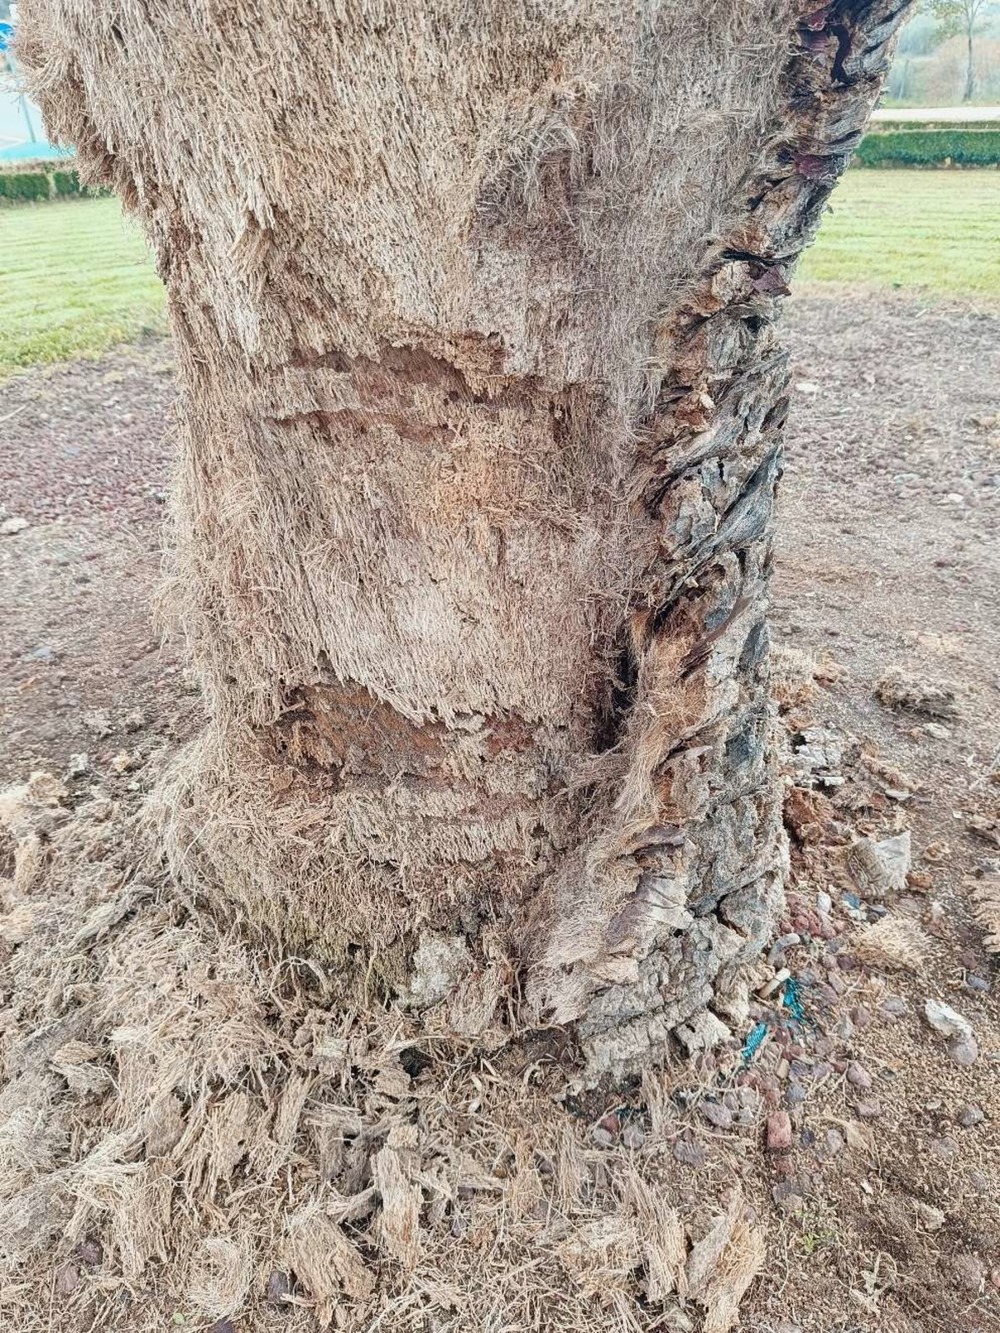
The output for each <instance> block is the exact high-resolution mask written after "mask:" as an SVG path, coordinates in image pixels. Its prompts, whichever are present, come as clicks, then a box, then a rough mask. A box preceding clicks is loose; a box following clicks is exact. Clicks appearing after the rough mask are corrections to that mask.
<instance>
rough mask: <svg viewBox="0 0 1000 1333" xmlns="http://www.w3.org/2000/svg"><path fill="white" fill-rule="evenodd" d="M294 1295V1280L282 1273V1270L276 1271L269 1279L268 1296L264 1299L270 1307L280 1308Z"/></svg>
mask: <svg viewBox="0 0 1000 1333" xmlns="http://www.w3.org/2000/svg"><path fill="white" fill-rule="evenodd" d="M291 1294H292V1280H291V1278H290V1277H289V1276H288V1274H287V1273H282V1272H281V1270H280V1269H277V1268H276V1269H275V1270H274V1272H273V1273H272V1274H271V1276H270V1277H269V1278H268V1279H267V1294H266V1296H265V1297H264V1299H265V1300H266V1301H267V1303H268V1305H272V1306H277V1307H278V1308H280V1307H281V1306H283V1305H284V1304H285V1303H286V1301H287V1300H288V1298H289V1296H291Z"/></svg>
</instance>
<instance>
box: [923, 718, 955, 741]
mask: <svg viewBox="0 0 1000 1333" xmlns="http://www.w3.org/2000/svg"><path fill="white" fill-rule="evenodd" d="M924 731H926V732H927V735H928V736H932V737H933V738H934V740H936V741H950V740H951V727H943V726H942V725H941V723H940V722H925V723H924Z"/></svg>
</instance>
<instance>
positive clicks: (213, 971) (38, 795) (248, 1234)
mask: <svg viewBox="0 0 1000 1333" xmlns="http://www.w3.org/2000/svg"><path fill="white" fill-rule="evenodd" d="M15 797H16V801H15V804H16V814H17V821H18V826H19V828H20V833H19V835H18V841H19V844H20V843H21V842H23V841H24V840H30V839H32V838H36V837H39V836H44V839H45V845H46V847H47V854H46V865H45V869H44V873H43V875H42V877H41V879H40V880H37V881H35V882H34V884H33V886H32V887H31V889H30V891H27V890H25V887H24V885H23V884H21V885H16V884H15V882H14V880H7V881H4V884H3V898H4V901H3V908H4V915H3V916H2V917H0V941H3V954H4V969H3V982H4V987H5V991H6V992H7V993H8V994H9V997H10V998H9V1003H8V1010H7V1013H8V1022H7V1024H6V1027H5V1029H4V1032H3V1034H2V1037H0V1049H2V1053H3V1058H4V1064H5V1069H6V1073H7V1081H6V1084H5V1087H4V1090H3V1092H2V1093H0V1125H2V1131H0V1250H2V1259H3V1263H4V1265H5V1267H6V1268H7V1271H8V1272H9V1273H10V1274H12V1275H14V1274H16V1277H14V1278H13V1280H10V1281H7V1282H5V1283H4V1284H3V1286H2V1287H0V1316H2V1318H3V1327H4V1328H10V1329H13V1330H17V1333H29V1331H33V1330H35V1329H39V1330H40V1329H43V1328H51V1327H53V1326H54V1325H53V1324H52V1323H51V1322H46V1321H47V1320H49V1319H50V1315H51V1299H52V1284H53V1273H56V1274H57V1275H61V1276H59V1282H60V1283H61V1285H60V1286H59V1289H58V1293H57V1307H56V1308H57V1314H58V1320H59V1322H58V1325H57V1326H58V1327H59V1328H61V1329H66V1330H74V1331H75V1330H76V1329H81V1330H82V1329H84V1328H90V1327H100V1328H102V1329H108V1330H111V1329H115V1328H122V1329H126V1328H127V1329H129V1330H134V1333H145V1330H149V1331H150V1333H152V1330H154V1329H156V1330H161V1329H162V1328H163V1327H164V1326H165V1321H168V1320H169V1318H170V1317H171V1315H172V1314H173V1313H180V1314H183V1315H184V1317H185V1320H186V1321H187V1322H190V1323H192V1324H194V1326H196V1327H200V1326H202V1323H203V1322H208V1321H211V1320H218V1319H235V1320H238V1321H249V1322H245V1324H244V1323H243V1322H241V1323H240V1325H239V1326H240V1327H243V1326H246V1327H247V1328H256V1327H268V1326H269V1323H268V1322H267V1321H268V1320H270V1319H271V1318H273V1317H274V1316H275V1314H276V1313H277V1312H278V1311H279V1310H281V1311H283V1312H284V1313H285V1314H286V1315H287V1318H285V1319H283V1320H282V1327H285V1328H291V1329H295V1328H302V1329H308V1328H315V1327H316V1326H317V1325H318V1326H319V1327H321V1328H326V1327H336V1328H342V1329H353V1330H358V1331H359V1333H360V1330H367V1329H370V1328H371V1327H372V1326H373V1321H374V1320H375V1319H376V1317H377V1318H378V1321H379V1324H378V1326H379V1327H385V1328H388V1329H397V1330H408V1329H412V1330H414V1333H417V1330H424V1329H426V1328H428V1327H433V1328H435V1329H439V1330H445V1329H454V1330H456V1331H457V1330H459V1329H467V1328H485V1327H489V1326H490V1320H491V1318H493V1317H494V1312H496V1311H497V1310H499V1309H502V1311H503V1318H504V1327H506V1328H510V1329H521V1328H523V1329H525V1330H527V1329H529V1328H534V1327H537V1326H538V1319H539V1317H540V1315H541V1316H543V1317H544V1324H545V1327H546V1328H552V1329H559V1328H565V1329H567V1330H569V1329H573V1330H585V1329H589V1328H592V1327H594V1328H596V1327H601V1328H618V1329H622V1330H625V1329H636V1328H649V1329H652V1328H654V1327H657V1326H658V1321H660V1320H661V1319H662V1317H663V1316H664V1313H665V1312H669V1311H671V1310H676V1309H680V1308H681V1307H682V1305H687V1306H688V1307H691V1308H694V1309H698V1308H700V1309H702V1310H703V1311H704V1312H705V1314H706V1320H707V1322H706V1325H705V1327H706V1328H708V1327H711V1328H714V1329H717V1330H720V1331H721V1330H725V1329H727V1328H729V1327H731V1326H732V1323H733V1321H734V1319H735V1314H736V1310H737V1309H738V1305H739V1301H740V1299H741V1297H742V1295H743V1293H744V1292H745V1290H746V1288H747V1287H748V1285H749V1283H750V1282H751V1281H752V1280H753V1278H754V1276H755V1275H756V1273H757V1272H758V1271H759V1269H760V1267H761V1265H762V1262H763V1257H764V1243H763V1236H762V1234H761V1233H760V1232H759V1231H758V1230H757V1229H756V1228H755V1227H754V1226H753V1225H752V1224H751V1222H750V1220H749V1216H748V1214H747V1211H746V1209H745V1207H744V1204H743V1200H742V1197H741V1195H740V1194H739V1192H738V1191H735V1192H734V1193H733V1194H732V1196H731V1198H730V1199H729V1201H728V1204H727V1205H726V1211H725V1213H724V1215H722V1216H719V1217H716V1218H710V1219H709V1221H708V1223H706V1227H707V1230H706V1233H705V1234H704V1235H701V1234H700V1230H695V1231H694V1233H693V1234H692V1233H691V1224H690V1222H689V1223H688V1226H687V1227H685V1225H684V1224H683V1223H682V1222H681V1219H680V1217H679V1216H678V1214H677V1213H676V1211H675V1210H674V1209H673V1208H672V1207H670V1206H669V1205H668V1204H667V1202H666V1200H665V1194H664V1190H663V1188H662V1181H663V1176H662V1173H664V1172H666V1173H667V1174H668V1175H669V1172H670V1170H671V1167H670V1165H669V1164H670V1163H671V1162H672V1160H673V1159H672V1158H671V1157H670V1155H669V1148H670V1146H671V1143H672V1139H673V1133H674V1131H673V1128H672V1126H671V1123H670V1120H669V1117H668V1118H667V1119H663V1118H662V1117H654V1120H653V1121H652V1123H651V1126H650V1130H649V1133H648V1134H647V1135H646V1137H645V1141H644V1142H643V1143H642V1145H641V1149H640V1150H638V1151H636V1150H627V1149H625V1148H619V1149H618V1150H616V1151H610V1152H609V1151H606V1150H605V1149H603V1148H601V1147H600V1146H598V1145H597V1144H595V1142H594V1140H593V1138H592V1135H591V1128H592V1126H591V1123H590V1119H589V1117H588V1116H587V1115H586V1114H584V1113H582V1111H581V1109H580V1108H578V1107H576V1103H575V1101H574V1099H573V1098H572V1096H570V1097H569V1098H568V1099H567V1083H566V1078H567V1074H569V1075H570V1077H572V1073H573V1068H574V1061H573V1060H572V1058H570V1059H569V1060H568V1061H567V1062H566V1063H565V1067H561V1065H560V1059H559V1057H560V1055H562V1054H563V1046H564V1043H563V1041H562V1040H561V1039H559V1038H557V1037H556V1035H555V1034H546V1033H533V1034H522V1036H521V1037H519V1038H518V1039H515V1040H514V1041H508V1042H506V1044H505V1045H504V1046H502V1047H500V1046H498V1047H497V1049H496V1050H495V1051H494V1052H493V1053H492V1054H490V1053H489V1052H488V1051H487V1050H484V1048H483V1043H482V1039H481V1038H480V1039H479V1040H478V1041H477V1042H476V1043H472V1042H462V1041H461V1040H459V1039H456V1038H455V1037H453V1036H447V1037H440V1036H438V1035H436V1034H434V1033H433V1032H428V1031H427V1030H426V1027H425V1026H424V1025H423V1024H422V1023H421V1022H420V1021H419V1020H418V1019H416V1018H415V1017H414V1016H413V1015H411V1014H407V1013H406V1012H405V1011H403V1010H401V1009H399V1008H398V1007H394V1006H379V1005H370V1006H369V1007H368V1008H367V1009H366V1010H365V1011H358V1010H354V1011H352V1010H351V1009H350V1008H349V1007H348V1006H347V1004H346V1003H345V1002H344V999H343V995H342V992H341V986H340V983H339V981H338V978H337V977H336V976H331V975H329V974H328V973H326V972H325V971H324V969H323V968H322V967H321V966H320V965H319V964H317V963H315V962H306V961H304V960H299V959H289V958H287V957H278V956H275V955H269V954H268V953H267V952H266V951H263V950H261V949H260V948H259V947H258V946H257V945H255V944H248V943H247V941H246V939H245V938H241V937H240V936H238V935H235V934H232V933H225V932H223V931H220V929H219V926H218V923H217V921H216V919H215V918H214V917H213V916H211V915H208V914H205V913H189V912H187V911H186V909H185V908H184V907H183V905H181V904H180V903H179V902H178V900H177V896H176V894H175V893H173V892H172V891H171V888H170V885H169V883H168V881H167V880H166V879H165V878H164V877H163V874H162V871H161V870H160V869H159V868H158V865H157V857H156V856H155V854H154V853H153V852H152V849H151V847H150V843H149V829H148V828H145V829H144V828H143V826H142V824H141V822H137V821H136V819H135V818H134V817H133V816H129V815H128V814H126V813H122V812H121V811H115V812H113V813H111V814H110V815H109V811H108V808H107V804H106V803H104V802H101V803H97V802H94V803H91V804H90V805H87V806H84V807H83V808H82V809H81V810H80V811H79V812H78V813H77V814H76V816H75V817H74V816H72V815H71V814H70V812H69V811H68V810H62V809H61V808H60V807H59V805H58V788H57V784H54V783H51V782H47V781H42V780H41V779H39V780H36V781H35V782H34V783H33V784H32V786H31V787H30V788H24V789H21V790H20V791H19V792H18V793H16V794H15ZM5 822H6V828H5V833H6V835H7V836H8V837H12V836H13V835H12V834H11V833H10V828H11V822H10V821H5ZM26 893H29V894H30V902H31V904H32V908H33V913H32V919H31V924H30V927H29V928H25V925H24V919H25V918H24V913H23V911H22V909H23V907H24V904H25V902H26V901H28V900H29V899H28V898H27V897H25V896H22V895H24V894H26ZM81 921H83V922H91V923H94V922H97V921H101V922H103V923H104V925H103V927H102V928H101V929H100V930H98V931H96V932H93V933H91V934H90V935H89V938H88V941H87V945H86V947H85V948H81V947H80V946H79V943H78V941H79V939H80V929H81V928H80V923H81ZM12 927H13V932H12ZM575 1069H576V1072H577V1074H579V1073H581V1072H582V1069H583V1066H582V1064H581V1063H580V1062H579V1060H576V1061H575ZM643 1095H644V1097H645V1099H646V1101H647V1102H648V1104H649V1105H650V1106H652V1107H655V1106H657V1105H659V1104H661V1103H663V1102H664V1101H665V1098H666V1094H665V1093H664V1092H663V1091H662V1090H659V1085H658V1076H657V1075H656V1074H655V1073H652V1072H650V1073H648V1074H647V1075H646V1080H645V1083H644V1090H643ZM658 1182H660V1184H659V1185H658ZM257 1320H260V1321H261V1322H260V1323H259V1324H258V1323H257V1322H256V1321H257Z"/></svg>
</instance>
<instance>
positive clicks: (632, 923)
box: [21, 0, 900, 1080]
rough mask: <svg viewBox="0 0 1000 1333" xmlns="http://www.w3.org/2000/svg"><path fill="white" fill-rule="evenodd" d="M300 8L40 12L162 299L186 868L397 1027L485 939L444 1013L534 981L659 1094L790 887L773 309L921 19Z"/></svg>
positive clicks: (48, 82) (736, 990)
mask: <svg viewBox="0 0 1000 1333" xmlns="http://www.w3.org/2000/svg"><path fill="white" fill-rule="evenodd" d="M280 16H281V17H280V21H279V17H278V14H276V13H273V12H272V10H271V9H270V8H269V7H261V6H259V5H258V4H256V3H249V0H241V3H239V4H236V5H235V6H234V7H231V8H230V9H229V10H227V11H226V14H225V15H222V14H217V13H216V12H215V11H214V10H212V9H211V7H208V6H203V5H202V4H196V5H191V4H189V3H188V2H187V0H183V3H182V0H172V2H171V3H165V4H161V5H158V6H156V7H155V8H150V7H148V6H143V5H138V4H129V5H122V6H119V8H118V9H117V10H116V11H115V13H114V14H113V15H112V14H111V13H108V14H107V15H103V14H101V13H97V12H96V11H95V10H94V8H93V6H92V5H91V4H89V2H88V3H84V0H26V3H25V5H24V8H23V15H22V17H23V29H24V32H25V34H26V35H25V36H24V38H23V40H22V43H21V59H22V63H23V64H24V66H25V68H26V69H27V70H28V72H29V75H30V78H31V82H32V85H33V87H34V90H35V92H36V94H37V96H38V97H39V99H40V102H41V105H42V108H43V111H44V114H45V116H46V119H47V123H48V125H49V127H50V130H51V132H52V133H54V134H56V135H59V136H62V137H64V138H66V139H67V140H70V141H72V142H74V143H75V144H76V145H77V149H78V153H79V157H80V160H81V163H82V165H83V168H84V171H85V173H86V174H87V175H88V178H89V179H90V180H92V181H97V182H100V183H101V184H105V185H109V186H111V187H112V188H114V189H115V190H117V191H118V193H119V194H120V195H121V197H122V199H123V200H124V202H125V204H126V205H127V207H128V208H129V209H130V210H131V211H132V212H133V213H135V215H136V216H137V217H138V218H139V219H140V221H141V222H142V224H143V226H144V227H145V228H146V230H147V232H148V234H149V236H150V239H151V241H152V244H153V246H154V249H155V251H156V255H157V260H158V264H159V268H160V272H161V273H162V275H163V278H164V281H165V282H166V285H167V289H168V294H169V302H170V309H171V314H172V320H173V328H174V334H175V339H176V344H177V354H178V361H179V368H180V374H181V380H182V384H183V395H182V403H181V412H180V422H179V426H180V446H181V457H180V465H179V469H178V477H177V486H176V495H175V504H174V520H173V540H174V547H175V560H174V570H173V575H172V579H171V583H170V587H169V588H168V594H167V598H166V600H167V603H168V604H169V606H170V608H171V613H172V614H174V615H175V616H176V617H177V620H178V621H179V624H180V625H181V626H182V628H183V631H184V633H185V634H186V636H187V640H188V642H189V644H190V645H191V649H192V652H193V654H194V657H195V660H196V663H197V666H198V669H199V672H200V676H201V681H202V685H203V688H204V691H205V695H206V700H207V703H208V706H209V710H210V713H211V715H212V722H211V724H210V726H209V728H208V731H207V732H206V734H205V735H204V737H203V738H202V739H201V740H200V741H199V742H198V743H196V744H195V745H194V746H192V747H191V748H190V749H189V750H188V751H187V752H186V753H185V754H184V755H183V756H182V757H180V758H179V759H178V761H177V763H176V765H175V767H174V771H173V773H172V775H171V777H170V778H169V780H168V781H167V782H166V783H165V784H164V787H163V790H162V793H161V800H160V803H159V809H160V812H161V817H162V818H161V823H162V836H163V846H164V848H165V850H166V853H167V856H168V859H169V863H170V866H171V869H172V872H173V875H174V877H175V879H176V880H177V881H178V883H179V884H180V885H182V886H183V888H184V890H185V891H186V892H187V893H188V894H189V896H190V897H191V898H192V899H198V900H205V901H207V902H208V903H210V904H211V905H213V906H214V907H215V909H216V910H217V911H219V912H220V914H222V916H223V917H224V918H226V919H229V920H230V921H233V922H237V921H238V922H240V923H241V924H245V925H247V926H248V927H250V928H251V929H253V930H255V931H256V932H257V933H258V935H259V936H260V937H261V938H263V939H265V940H268V941H278V942H279V943H280V946H281V947H283V948H285V949H286V950H288V951H291V952H295V953H305V954H308V955H310V956H312V957H315V958H317V959H319V960H321V961H322V962H324V963H325V964H327V965H330V964H334V965H336V966H337V967H339V968H342V969H343V968H347V967H349V966H353V967H354V968H355V970H356V971H357V973H358V976H359V978H360V979H361V980H362V981H363V980H364V979H365V978H368V979H372V978H374V979H376V980H377V982H378V984H379V985H380V986H383V987H385V988H387V989H389V990H390V991H393V992H395V993H396V994H399V995H402V994H403V993H409V994H410V996H411V1001H413V996H414V994H415V993H419V992H421V991H422V990H424V989H425V983H424V982H423V981H422V980H420V979H418V981H417V983H416V992H415V991H414V983H413V982H412V977H411V973H412V971H413V958H414V954H415V951H417V950H421V949H423V950H425V951H428V950H429V951H430V952H431V953H434V952H435V950H437V951H440V950H441V949H445V950H452V952H454V953H455V954H456V955H457V954H458V953H461V952H462V949H463V945H462V941H463V940H464V941H465V942H466V943H465V945H464V950H465V953H466V954H467V957H466V959H465V961H464V963H463V966H462V967H461V969H460V970H459V971H457V972H456V973H455V974H454V976H453V977H452V983H453V984H452V987H451V994H450V996H447V997H442V998H441V1000H440V1001H439V1003H440V1004H443V1005H445V1006H446V1008H447V1018H445V1017H444V1016H443V1013H442V1015H441V1016H440V1026H441V1028H442V1030H451V1031H452V1032H453V1033H455V1034H464V1035H467V1036H471V1035H474V1034H475V1033H476V1032H477V1031H480V1032H482V1031H489V1030H490V1029H491V1028H492V1027H494V1026H496V1025H498V1024H500V1025H502V1024H503V1023H504V1022H505V1020H504V1018H503V1015H502V1009H503V1003H504V1000H503V997H504V996H505V994H506V995H509V994H510V993H511V990H512V985H513V983H514V981H515V979H516V990H517V993H518V995H519V996H520V997H521V998H522V1000H523V1001H524V1002H525V1003H526V1004H527V1006H528V1008H529V1009H530V1010H531V1012H532V1014H533V1017H534V1021H535V1022H536V1023H543V1022H545V1023H569V1022H573V1021H576V1022H577V1023H578V1030H577V1035H578V1039H579V1040H580V1041H581V1042H582V1044H583V1046H584V1048H585V1050H586V1052H587V1056H588V1060H589V1066H590V1076H591V1077H592V1078H593V1079H595V1080H596V1079H598V1078H600V1077H601V1076H602V1075H605V1074H609V1073H611V1074H621V1073H624V1072H627V1071H629V1070H636V1069H640V1068H642V1067H643V1066H644V1065H645V1063H646V1062H647V1060H648V1059H649V1058H650V1054H651V1053H652V1052H655V1051H656V1050H658V1049H659V1048H660V1047H661V1046H662V1045H663V1043H664V1042H665V1041H666V1039H667V1037H668V1035H669V1034H670V1033H672V1032H679V1033H681V1034H690V1036H691V1044H692V1045H693V1046H697V1045H699V1044H701V1043H703V1042H704V1041H705V1040H708V1039H709V1038H710V1036H711V1035H712V1034H713V1033H714V1034H718V1033H720V1032H725V1031H726V1027H725V1025H724V1023H723V1021H722V1020H725V1021H726V1022H727V1023H732V1022H733V1021H741V1019H742V1016H743V1015H744V1014H745V1008H746V982H745V977H746V971H747V968H748V966H749V965H750V964H751V963H752V962H753V960H754V959H755V958H756V956H757V955H758V953H759V951H760V948H761V945H762V944H763V942H764V940H765V939H766V937H767V934H768V931H769V928H770V925H771V923H772V921H773V920H774V917H775V915H776V913H777V911H778V909H779V906H780V898H781V879H782V874H783V867H784V859H785V853H784V846H783V841H782V832H781V819H780V810H779V806H780V788H779V785H778V783H777V782H776V778H775V758H774V745H773V740H772V728H771V717H770V705H769V702H768V696H767V631H766V625H765V620H764V615H765V607H766V598H767V588H768V582H769V575H770V566H771V549H770V529H771V520H772V508H773V497H774V490H775V485H776V482H777V479H778V476H779V475H780V471H781V461H780V449H781V432H782V426H783V422H784V417H785V413H786V408H787V392H786V391H787V384H788V371H787V365H786V356H785V353H784V351H783V349H782V347H781V345H780V342H779V340H778V337H777V334H776V332H775V324H774V322H775V316H776V314H777V308H778V304H779V300H780V297H781V295H782V294H783V293H784V292H785V291H786V290H787V287H786V280H787V278H788V275H789V272H790V269H791V266H792V265H793V263H794V260H795V258H796V256H797V254H798V252H799V250H800V249H801V247H802V245H803V244H804V243H805V242H806V241H807V240H808V239H809V237H810V236H811V234H812V232H813V230H814V228H815V226H816V224H817V221H818V219H819V216H820V214H821V212H822V209H823V206H824V203H825V199H826V197H827V195H828V193H829V190H830V188H831V186H832V184H833V181H834V180H835V178H836V176H837V174H838V173H839V171H840V170H841V169H842V168H843V166H844V165H845V164H846V162H847V160H848V157H849V155H850V152H851V150H852V148H853V146H854V145H855V144H856V142H857V140H858V138H859V136H860V134H861V132H862V130H863V128H864V123H865V120H866V117H867V114H868V112H869V110H870V107H871V104H872V102H873V101H874V99H875V96H876V94H877V92H878V88H879V83H880V79H881V75H882V72H883V71H884V68H885V64H886V56H887V51H888V47H889V44H890V41H891V37H892V35H893V32H894V30H895V27H896V25H897V23H898V20H899V17H900V13H899V12H897V11H896V9H895V8H894V7H893V6H892V5H891V4H889V3H887V2H886V0H876V3H860V0H837V3H834V4H832V5H826V6H822V7H821V8H815V7H813V8H810V6H809V5H807V4H800V3H796V2H792V0H752V3H741V4H735V3H732V0H712V3H708V4H700V5H697V6H692V5H690V4H688V3H683V4H682V3H678V2H677V0H659V2H657V3H653V2H652V0H649V2H643V3H621V4H614V5H611V6H605V5H591V4H589V3H581V4H571V5H567V6H563V7H562V8H558V7H557V9H555V10H552V11H551V12H549V11H546V13H545V14H544V15H542V14H541V13H540V12H536V10H535V9H534V7H532V6H525V5H518V4H513V5H511V4H509V3H493V2H492V0H491V3H486V4H482V5H477V6H473V7H471V8H470V7H469V6H467V5H465V4H461V3H453V2H452V0H436V2H434V3H430V2H428V3H420V4H414V3H412V2H411V0H406V3H403V2H402V0H397V3H386V4H385V5H380V6H375V7H369V6H355V7H351V6H348V7H346V8H345V7H343V6H339V5H335V4H333V3H326V2H323V0H296V3H295V4H291V3H287V4H285V5H284V6H282V8H281V10H280ZM286 20H287V21H286ZM248 72H249V73H248ZM413 1002H414V1003H416V1002H417V1001H413ZM709 1004H711V1005H712V1006H713V1008H714V1010H715V1011H716V1014H715V1015H714V1016H710V1017H708V1018H706V1017H705V1010H706V1006H707V1005H709Z"/></svg>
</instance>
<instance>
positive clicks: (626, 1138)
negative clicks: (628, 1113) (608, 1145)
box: [622, 1120, 646, 1151]
mask: <svg viewBox="0 0 1000 1333" xmlns="http://www.w3.org/2000/svg"><path fill="white" fill-rule="evenodd" d="M645 1142H646V1135H645V1132H644V1130H643V1128H642V1126H641V1125H639V1124H637V1123H636V1122H635V1121H634V1120H630V1121H629V1122H628V1124H627V1125H626V1126H625V1128H624V1129H623V1130H622V1143H624V1145H625V1147H626V1148H631V1149H633V1151H634V1150H635V1149H637V1148H641V1147H642V1145H643V1144H644V1143H645Z"/></svg>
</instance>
